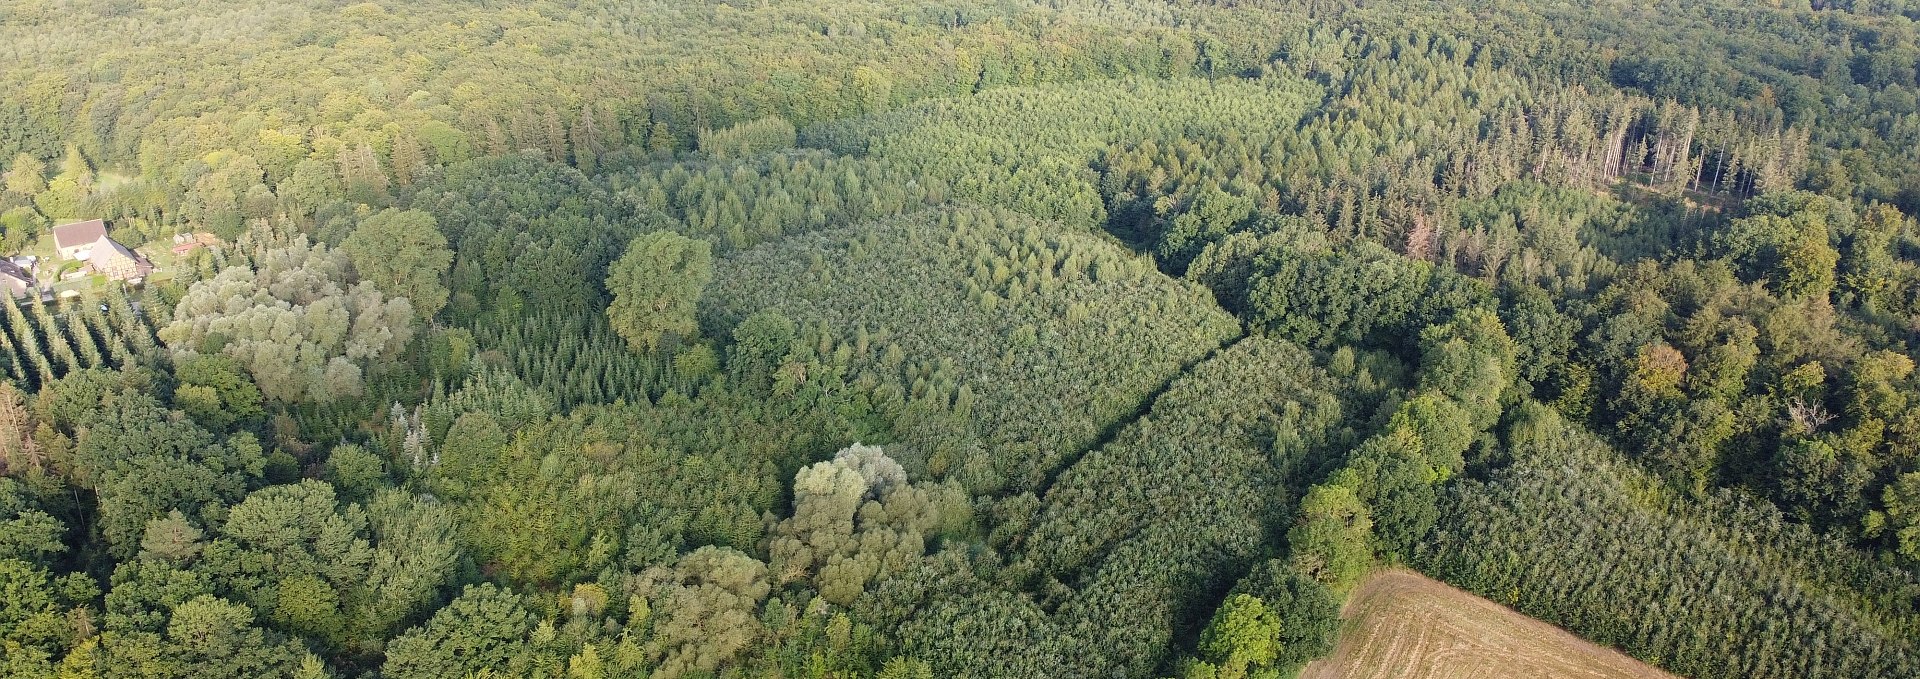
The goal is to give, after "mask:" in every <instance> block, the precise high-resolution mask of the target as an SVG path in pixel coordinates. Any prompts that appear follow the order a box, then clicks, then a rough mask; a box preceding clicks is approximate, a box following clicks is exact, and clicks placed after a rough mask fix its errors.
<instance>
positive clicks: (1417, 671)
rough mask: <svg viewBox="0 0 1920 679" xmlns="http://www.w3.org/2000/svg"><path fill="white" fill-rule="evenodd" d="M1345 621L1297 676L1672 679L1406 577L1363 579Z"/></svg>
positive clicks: (1399, 572)
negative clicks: (1334, 639)
mask: <svg viewBox="0 0 1920 679" xmlns="http://www.w3.org/2000/svg"><path fill="white" fill-rule="evenodd" d="M1341 617H1342V618H1344V619H1345V621H1346V622H1345V624H1344V625H1343V627H1342V629H1341V633H1340V642H1339V644H1338V645H1337V646H1335V647H1334V650H1333V653H1332V654H1331V655H1329V656H1327V657H1325V658H1321V659H1319V660H1316V661H1314V662H1313V663H1311V664H1309V665H1307V668H1306V669H1305V670H1303V671H1302V672H1301V674H1300V677H1301V679H1400V678H1409V679H1452V678H1455V677H1462V678H1464V677H1474V678H1476V679H1539V678H1553V679H1678V677H1677V676H1676V675H1673V674H1669V673H1667V672H1663V671H1661V670H1660V669H1658V668H1655V667H1653V666H1652V665H1648V664H1646V663H1644V662H1641V661H1639V660H1635V659H1634V658H1632V657H1629V656H1627V655H1626V654H1624V653H1621V652H1619V651H1616V650H1614V649H1611V648H1606V647H1604V646H1600V645H1598V644H1595V643H1593V642H1590V641H1587V640H1585V639H1581V638H1580V637H1577V636H1574V635H1573V634H1572V633H1570V632H1567V631H1566V630H1563V629H1560V628H1558V627H1555V626H1553V625H1550V624H1547V623H1545V622H1541V621H1539V620H1535V619H1533V618H1529V617H1527V616H1525V615H1523V614H1521V613H1519V612H1516V611H1514V610H1513V609H1510V608H1507V607H1505V606H1501V605H1500V604H1497V603H1494V602H1492V601H1489V600H1487V599H1484V598H1481V597H1478V596H1474V595H1473V594H1471V593H1469V592H1466V591H1464V590H1460V589H1457V588H1454V587H1452V586H1449V585H1447V584H1446V583H1443V582H1440V581H1438V580H1434V579H1433V578H1429V577H1427V576H1424V575H1421V574H1419V573H1416V572H1413V571H1410V570H1403V569H1393V570H1385V571H1381V572H1378V573H1375V574H1373V575H1371V576H1369V577H1368V578H1367V579H1366V581H1365V582H1363V583H1361V585H1360V587H1359V588H1357V589H1355V590H1354V592H1353V595H1352V596H1351V597H1349V598H1348V599H1347V604H1346V608H1345V609H1344V610H1343V611H1342V612H1341Z"/></svg>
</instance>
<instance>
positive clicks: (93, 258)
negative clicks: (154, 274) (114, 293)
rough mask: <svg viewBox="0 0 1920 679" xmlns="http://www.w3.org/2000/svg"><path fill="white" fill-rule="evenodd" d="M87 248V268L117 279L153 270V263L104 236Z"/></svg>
mask: <svg viewBox="0 0 1920 679" xmlns="http://www.w3.org/2000/svg"><path fill="white" fill-rule="evenodd" d="M88 250H89V251H90V252H89V253H88V254H87V268H90V269H93V271H94V272H95V273H99V274H104V275H106V277H108V278H111V279H114V280H117V281H124V280H129V279H134V278H141V277H144V276H146V275H147V273H148V272H151V271H153V264H151V263H149V262H148V261H147V258H146V257H142V256H140V253H138V252H134V251H132V250H129V249H127V246H125V245H121V244H119V243H116V242H114V240H113V239H112V238H108V237H106V236H101V237H100V240H97V241H94V243H93V246H92V247H90V248H88Z"/></svg>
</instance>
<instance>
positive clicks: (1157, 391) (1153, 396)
mask: <svg viewBox="0 0 1920 679" xmlns="http://www.w3.org/2000/svg"><path fill="white" fill-rule="evenodd" d="M1251 336H1252V335H1251V334H1249V333H1248V332H1247V330H1246V326H1245V324H1244V323H1243V324H1242V325H1241V328H1240V332H1239V334H1236V335H1234V336H1232V337H1229V338H1227V340H1226V341H1224V342H1221V343H1220V346H1217V347H1214V348H1213V349H1211V350H1209V351H1207V353H1205V354H1201V355H1200V357H1199V358H1196V359H1193V360H1191V361H1187V362H1186V363H1184V364H1181V366H1180V370H1179V371H1177V372H1175V373H1173V374H1172V375H1170V376H1168V377H1167V380H1166V381H1165V382H1162V383H1161V384H1160V386H1159V387H1156V388H1154V390H1153V391H1151V392H1148V393H1147V396H1146V398H1143V399H1140V405H1139V407H1137V408H1135V409H1134V411H1133V414H1132V415H1128V416H1126V417H1122V418H1119V419H1117V420H1114V421H1113V422H1110V423H1108V424H1107V426H1106V427H1105V428H1103V429H1101V430H1100V435H1099V436H1098V437H1095V438H1094V440H1093V442H1091V443H1089V444H1087V446H1086V447H1084V448H1081V449H1080V450H1078V451H1075V452H1074V453H1073V454H1071V455H1068V456H1066V457H1063V458H1061V459H1060V464H1057V465H1054V467H1053V469H1050V470H1048V471H1047V473H1046V476H1045V477H1043V478H1042V479H1041V480H1040V483H1039V484H1037V485H1035V486H1034V488H1033V495H1034V497H1037V498H1040V499H1041V500H1042V501H1043V502H1044V501H1045V500H1046V499H1047V492H1048V491H1051V490H1053V484H1054V483H1055V482H1058V481H1059V480H1060V475H1061V474H1065V473H1067V470H1069V469H1072V468H1073V466H1074V465H1075V464H1078V463H1079V462H1080V459H1081V458H1084V457H1086V456H1087V454H1088V453H1091V452H1093V451H1096V450H1099V449H1101V448H1105V447H1107V445H1108V444H1111V443H1113V440H1114V439H1115V438H1117V437H1119V436H1120V432H1123V431H1126V430H1127V427H1131V426H1133V424H1134V423H1135V422H1139V421H1140V420H1141V419H1142V418H1145V417H1146V416H1147V415H1148V414H1149V413H1152V412H1153V405H1154V404H1155V403H1159V402H1160V397H1162V396H1165V395H1166V393H1167V390H1169V389H1172V388H1173V385H1175V384H1179V383H1180V380H1183V379H1186V378H1187V376H1188V375H1192V374H1193V369H1194V368H1197V367H1199V366H1201V365H1205V364H1206V363H1207V362H1208V361H1211V360H1213V359H1215V358H1218V357H1219V356H1220V354H1222V353H1225V352H1226V351H1227V350H1229V349H1232V348H1234V347H1235V346H1237V345H1239V344H1240V343H1241V342H1244V341H1246V340H1247V338H1248V337H1251Z"/></svg>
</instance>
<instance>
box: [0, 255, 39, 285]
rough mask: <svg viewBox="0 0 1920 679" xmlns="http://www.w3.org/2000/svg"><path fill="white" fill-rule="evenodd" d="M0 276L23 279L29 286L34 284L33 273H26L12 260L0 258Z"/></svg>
mask: <svg viewBox="0 0 1920 679" xmlns="http://www.w3.org/2000/svg"><path fill="white" fill-rule="evenodd" d="M0 276H5V277H8V278H14V279H18V280H21V281H25V282H26V283H27V285H28V286H29V287H31V286H33V285H36V283H35V282H34V280H33V274H30V273H27V270H26V269H23V268H21V267H20V265H18V264H15V263H13V261H12V260H7V259H0Z"/></svg>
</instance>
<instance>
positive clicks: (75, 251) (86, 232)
mask: <svg viewBox="0 0 1920 679" xmlns="http://www.w3.org/2000/svg"><path fill="white" fill-rule="evenodd" d="M106 237H107V224H106V222H103V221H100V220H98V219H89V220H87V221H84V222H74V223H72V224H62V225H60V226H56V227H53V248H54V249H55V250H58V251H59V252H60V257H61V258H62V259H86V258H87V253H88V251H89V250H92V249H93V244H94V243H97V242H99V241H100V239H102V238H106Z"/></svg>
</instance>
